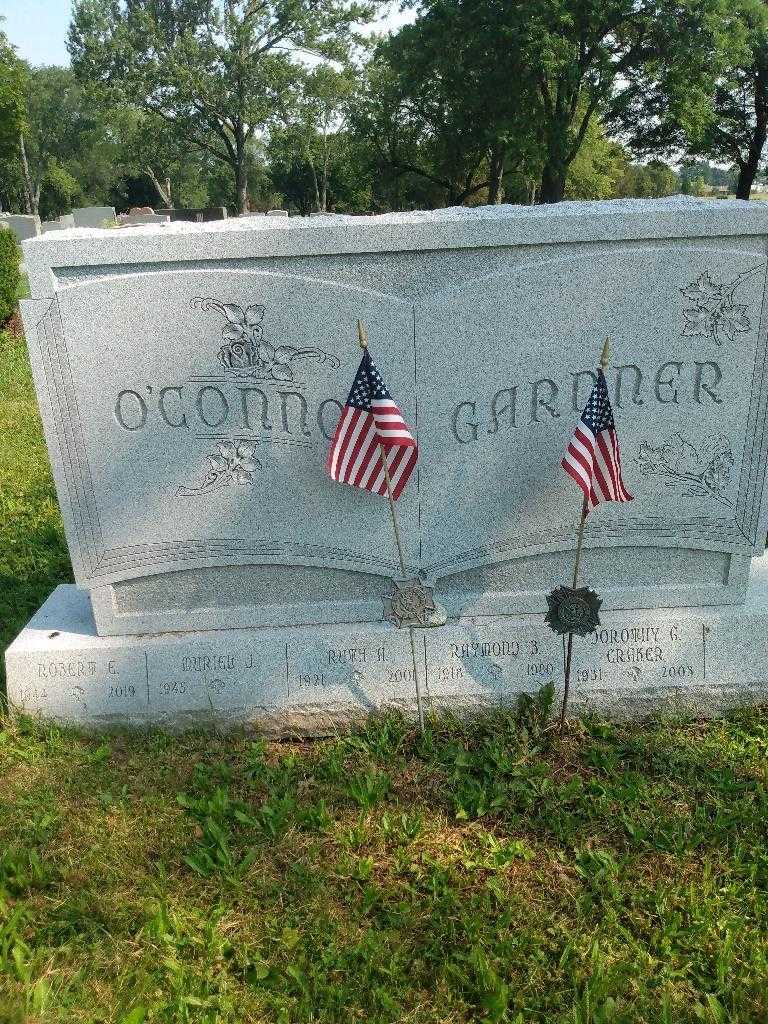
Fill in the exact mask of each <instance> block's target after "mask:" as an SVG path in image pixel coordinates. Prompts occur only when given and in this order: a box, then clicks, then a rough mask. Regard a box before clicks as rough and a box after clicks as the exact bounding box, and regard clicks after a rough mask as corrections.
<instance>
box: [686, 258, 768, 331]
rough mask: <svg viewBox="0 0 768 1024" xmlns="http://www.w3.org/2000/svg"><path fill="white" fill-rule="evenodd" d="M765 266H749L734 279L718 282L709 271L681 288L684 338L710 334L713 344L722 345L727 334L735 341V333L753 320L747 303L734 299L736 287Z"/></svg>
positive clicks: (746, 328)
mask: <svg viewBox="0 0 768 1024" xmlns="http://www.w3.org/2000/svg"><path fill="white" fill-rule="evenodd" d="M764 269H765V268H764V266H762V265H761V266H757V267H752V269H751V270H746V271H745V272H744V273H743V274H739V276H738V277H737V278H735V279H734V280H733V281H729V282H727V283H724V284H718V283H717V282H716V281H713V280H712V277H711V276H710V274H709V271H705V272H704V273H703V274H700V275H699V276H698V278H697V279H696V280H695V281H693V282H692V283H691V284H688V285H686V286H685V288H681V289H680V292H681V294H682V296H683V298H684V299H685V300H686V302H687V303H688V304H687V305H686V307H685V308H684V309H683V316H684V317H685V327H684V328H683V333H682V337H683V338H712V340H713V341H714V342H715V344H716V345H722V344H723V341H724V340H725V339H726V338H727V339H728V341H735V339H736V336H737V335H738V334H745V333H746V332H747V331H749V330H751V329H752V320H751V318H750V317H749V316H748V315H747V314H748V312H749V306H748V305H744V304H741V303H738V302H736V301H735V296H736V290H737V289H738V287H739V285H740V284H742V282H743V281H745V280H746V279H747V278H748V277H750V276H751V275H752V274H754V273H756V272H757V271H758V270H764Z"/></svg>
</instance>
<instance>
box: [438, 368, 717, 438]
mask: <svg viewBox="0 0 768 1024" xmlns="http://www.w3.org/2000/svg"><path fill="white" fill-rule="evenodd" d="M606 376H607V377H608V383H609V387H611V378H613V385H612V386H613V396H612V404H613V407H614V409H622V408H626V407H627V406H639V407H642V406H645V405H647V403H648V402H655V403H657V404H658V405H670V404H671V405H681V404H685V403H690V402H695V403H697V404H699V405H704V404H712V403H714V404H716V405H720V404H721V403H722V401H723V399H722V397H721V395H720V392H719V390H718V386H719V384H720V382H721V381H722V379H723V371H722V370H721V368H720V366H719V364H718V363H716V362H713V361H712V360H709V359H704V360H696V361H694V362H684V361H682V360H677V359H670V360H667V361H666V362H664V363H662V364H661V365H660V366H658V367H657V368H656V369H655V370H650V371H649V370H645V371H643V370H642V369H641V368H640V367H639V366H636V365H635V364H634V363H628V364H626V365H625V366H615V367H613V368H612V369H611V370H610V371H609V372H608V373H607V374H606ZM596 380H597V376H596V374H595V373H594V372H593V371H592V370H578V371H576V372H575V373H571V374H570V380H568V381H565V382H563V381H560V382H557V381H554V380H551V379H550V378H549V377H542V378H540V379H539V380H534V381H521V382H520V383H516V384H510V385H509V386H508V387H505V388H500V389H499V390H498V391H496V392H495V394H493V395H492V396H491V397H490V399H488V400H486V402H485V403H484V404H483V403H482V402H481V401H480V400H476V399H467V400H465V401H463V402H459V403H458V404H457V405H455V406H454V409H453V412H452V414H451V429H452V431H453V436H454V437H455V438H456V440H457V441H458V442H459V443H460V444H471V443H472V442H473V441H477V440H478V439H480V438H481V437H482V436H484V435H491V436H493V435H494V434H498V433H499V432H500V431H506V430H510V429H513V428H517V427H521V426H528V425H530V424H533V423H545V422H547V420H550V421H551V420H553V419H558V418H559V417H560V416H562V415H563V414H564V413H568V414H570V413H572V412H575V413H579V412H581V410H582V409H583V407H584V402H585V401H586V398H587V395H588V394H589V391H590V389H591V388H592V387H593V385H594V383H595V381H596Z"/></svg>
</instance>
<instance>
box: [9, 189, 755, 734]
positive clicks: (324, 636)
mask: <svg viewBox="0 0 768 1024" xmlns="http://www.w3.org/2000/svg"><path fill="white" fill-rule="evenodd" d="M283 212H285V211H283ZM767 242H768V208H766V207H765V205H764V204H759V203H746V202H738V201H735V200H734V201H732V202H730V201H729V202H728V203H712V202H710V201H707V200H690V199H674V200H655V201H648V200H635V201H615V202H597V203H560V204H557V205H555V206H552V207H547V208H542V207H535V208H530V207H508V206H507V207H505V206H501V207H483V208H478V209H473V210H470V209H464V208H462V209H458V210H440V211H429V212H411V213H402V214H392V215H389V216H385V217H372V218H368V217H354V218H353V217H345V216H343V215H337V216H334V217H333V218H329V219H328V220H327V221H324V222H323V223H322V224H320V223H319V222H316V221H312V220H311V219H308V218H298V217H296V218H291V220H290V222H289V223H288V224H283V225H278V224H276V223H275V222H274V221H272V222H270V220H269V218H266V219H262V218H250V219H248V218H232V219H231V220H227V221H224V222H222V223H221V224H213V225H206V227H205V228H199V229H198V228H196V227H195V226H194V225H191V226H190V227H189V228H188V229H187V230H179V231H167V230H164V229H163V228H162V226H158V227H157V228H156V229H153V228H152V227H148V228H147V229H146V230H145V231H142V232H135V233H131V232H122V233H121V232H109V231H99V232H90V233H88V235H87V236H86V237H80V238H78V237H74V236H71V235H70V236H64V237H63V238H56V237H55V236H54V237H51V238H46V239H38V240H37V241H35V242H30V243H26V248H25V252H26V259H27V264H28V269H29V277H30V288H31V294H32V298H31V299H29V300H26V301H24V302H23V303H22V313H23V318H24V323H25V331H26V336H27V339H28V343H29V348H30V355H31V358H32V361H33V366H34V371H35V379H36V383H37V388H38V396H39V401H40V407H41V413H42V416H43V422H44V425H45V430H46V438H47V442H48V446H49V450H50V453H51V459H52V463H53V469H54V476H55V480H56V486H57V492H58V497H59V502H60V505H61V510H62V515H63V518H64V524H65V529H66V533H67V540H68V544H69V548H70V553H71V556H72V564H73V568H74V573H75V579H76V581H77V584H78V585H79V587H80V588H81V589H76V588H75V587H71V586H64V587H60V588H59V589H58V590H57V591H56V592H55V594H54V595H53V596H52V597H51V599H50V600H49V601H48V602H47V603H46V605H45V606H44V607H43V608H42V609H41V611H40V612H39V613H38V615H37V616H36V617H35V618H34V619H33V620H32V622H31V623H30V625H29V627H28V628H27V629H25V630H24V631H23V632H22V634H21V635H20V637H19V638H18V639H17V640H16V641H15V642H14V644H13V645H12V646H11V648H10V650H9V651H8V654H7V658H6V660H7V666H8V674H7V679H8V683H7V688H8V696H9V699H10V701H11V702H12V703H13V704H15V705H17V706H19V707H21V708H23V709H24V710H26V711H28V712H31V713H39V714H41V715H44V716H47V717H52V718H56V719H60V720H62V721H71V722H80V723H83V724H89V725H99V724H119V723H128V724H131V723H146V722H162V723H168V724H173V725H179V724H185V723H193V722H195V723H198V722H202V721H212V722H215V723H216V724H229V723H234V722H239V723H242V722H245V723H251V724H255V725H258V726H259V727H262V728H269V729H272V730H274V731H280V730H282V731H284V732H293V733H296V732H307V733H310V732H328V731H332V730H333V729H334V728H336V727H337V726H339V725H341V724H345V723H349V722H352V721H357V720H358V719H359V718H360V717H362V716H364V715H365V714H367V713H368V712H369V711H370V710H372V709H376V708H381V707H385V706H393V705H394V706H397V707H401V708H405V709H407V710H412V709H413V706H414V687H413V675H412V667H411V658H412V651H411V645H410V641H409V635H408V633H407V631H404V630H398V629H397V628H396V627H394V626H392V625H390V624H389V623H388V622H384V621H382V619H383V610H384V604H385V601H387V600H390V603H391V595H392V587H393V579H398V580H399V579H400V578H401V571H400V568H399V563H398V556H397V551H396V548H395V543H394V540H393V536H392V528H391V522H390V513H389V509H388V505H387V501H386V500H385V499H377V498H375V497H373V496H372V495H370V494H368V493H365V492H362V491H359V490H356V489H354V488H351V487H347V486H343V485H339V484H335V483H333V482H331V481H330V480H329V479H328V476H327V474H326V472H325V468H324V465H325V459H326V454H327V450H328V444H329V440H330V438H331V437H332V436H333V433H334V430H335V427H336V423H337V420H338V417H339V413H340V410H341V409H342V406H343V403H344V402H345V400H346V398H347V395H348V393H349V388H350V384H351V382H352V379H353V377H354V374H355V370H356V368H357V364H358V362H359V359H360V350H359V348H358V347H357V343H356V331H355V325H356V322H357V319H358V318H360V319H362V320H363V321H364V322H365V324H366V326H367V329H368V334H369V337H370V344H371V351H372V354H373V356H374V358H375V360H376V362H377V364H378V366H379V368H380V370H381V372H382V376H383V379H384V380H385V381H386V382H387V385H388V387H389V388H390V390H391V392H392V394H393V395H394V397H395V398H396V400H397V402H398V405H399V406H400V408H401V409H402V411H403V414H404V416H405V418H406V420H407V421H408V423H409V424H411V426H412V429H413V431H414V432H415V433H417V435H418V440H419V445H420V459H419V464H418V472H417V473H416V474H414V476H413V477H412V479H411V482H410V483H409V485H408V487H407V488H406V489H405V491H404V492H403V495H402V497H401V499H400V501H399V502H398V509H399V517H400V523H401V530H402V538H403V545H404V554H405V560H406V563H407V570H408V576H409V577H416V576H419V577H421V578H422V579H423V580H424V581H425V583H427V584H429V585H430V586H431V587H432V588H433V590H434V596H435V599H436V600H437V601H438V602H439V603H440V604H441V605H443V606H444V607H445V608H446V609H447V612H448V615H449V624H448V625H447V626H444V627H443V628H442V629H439V630H437V629H434V630H429V629H420V628H417V629H416V632H415V639H416V644H417V647H416V649H417V655H418V664H419V667H420V671H421V672H422V673H423V679H424V681H425V684H426V687H427V691H428V694H429V696H430V698H431V700H432V702H433V703H434V704H440V705H447V706H449V707H452V708H457V709H458V708H460V707H465V706H477V705H483V706H488V705H490V706H496V705H498V704H500V703H511V702H513V701H514V700H516V698H517V697H518V696H519V695H520V694H521V693H530V692H533V691H535V690H537V689H538V688H539V687H540V686H541V685H543V684H544V683H547V682H548V681H549V680H554V681H555V682H558V681H561V680H562V647H561V643H560V639H559V638H558V637H556V636H555V635H554V634H553V633H552V632H551V631H550V630H549V629H548V627H547V626H546V624H545V622H544V611H545V609H546V595H547V593H548V592H549V591H550V590H551V589H552V588H553V587H554V586H555V585H557V584H559V583H567V582H568V580H569V578H570V576H571V573H572V571H573V558H574V545H575V536H576V529H575V527H576V522H577V520H578V517H579V511H580V508H581V494H580V492H579V491H578V489H577V488H576V487H575V485H574V484H573V482H572V481H571V480H570V478H569V477H568V476H567V475H566V474H565V473H564V472H563V471H562V469H561V468H560V460H561V458H562V455H563V453H564V451H565V446H566V444H567V443H568V441H569V440H570V438H571V437H572V435H573V429H574V425H575V423H576V422H577V420H578V418H579V415H580V413H581V410H582V408H583V405H584V403H585V402H586V399H587V397H588V395H589V393H590V390H591V388H592V386H593V382H594V379H595V364H596V362H597V360H598V357H599V353H600V350H601V347H602V339H603V338H604V337H605V336H606V335H607V334H609V335H611V336H612V338H613V341H614V353H615V355H614V360H613V362H612V364H611V365H610V367H609V368H608V370H607V374H606V376H607V382H608V387H609V390H610V394H611V400H612V402H613V408H614V412H615V415H616V419H617V424H618V432H619V437H620V441H621V454H622V460H623V464H624V478H625V481H626V484H627V486H628V487H629V489H630V491H631V492H632V493H633V494H634V495H635V500H634V501H632V502H628V503H626V504H622V505H614V504H607V503H606V504H602V505H600V506H599V507H598V508H597V509H596V510H595V511H594V512H592V513H591V514H590V516H589V518H588V521H587V527H586V532H585V537H584V552H583V558H582V580H583V581H584V583H586V584H589V585H590V586H592V587H594V588H595V589H596V590H597V591H598V592H599V594H600V596H601V597H602V598H603V608H602V611H601V613H600V617H601V624H600V627H599V628H598V630H597V632H596V633H594V634H591V635H590V636H589V637H587V638H585V639H583V640H582V639H579V640H578V641H577V642H575V643H574V654H573V656H574V672H573V682H574V685H575V688H576V701H575V706H582V707H583V706H588V707H592V708H596V709H599V710H601V711H604V712H608V713H609V714H613V715H617V716H628V715H633V714H645V713H648V712H649V711H651V710H653V709H658V708H671V709H673V710H675V711H676V712H679V711H681V710H693V711H694V712H697V713H713V712H715V711H717V710H720V709H722V708H724V707H728V706H731V705H734V704H738V703H743V702H745V701H753V700H757V699H762V700H763V701H765V700H766V699H768V644H766V642H765V638H766V635H767V634H768V560H767V559H766V558H764V557H760V558H753V556H755V555H758V554H759V555H762V553H763V550H764V541H765V536H766V531H767V529H768V494H765V496H764V492H765V487H764V484H765V478H766V466H767V464H768V431H766V430H765V422H766V410H767V409H768V321H767V320H766V316H768V314H766V313H764V310H763V291H764V289H765V286H766V279H767V278H768V274H767V267H768V262H767V260H766V243H767Z"/></svg>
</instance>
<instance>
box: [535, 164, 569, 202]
mask: <svg viewBox="0 0 768 1024" xmlns="http://www.w3.org/2000/svg"><path fill="white" fill-rule="evenodd" d="M567 173H568V168H567V167H566V166H565V165H564V164H563V163H562V162H561V161H560V160H548V161H547V163H546V164H544V169H543V170H542V172H541V188H540V189H539V202H540V203H559V202H560V201H561V200H562V198H563V196H564V195H565V178H566V174H567Z"/></svg>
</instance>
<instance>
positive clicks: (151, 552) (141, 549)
mask: <svg viewBox="0 0 768 1024" xmlns="http://www.w3.org/2000/svg"><path fill="white" fill-rule="evenodd" d="M41 326H42V328H43V332H44V334H45V339H46V344H45V346H44V345H43V341H42V338H41V336H40V327H41ZM38 338H39V340H40V346H41V352H42V353H43V358H44V361H45V364H46V387H47V389H48V397H49V402H50V406H51V409H52V413H53V420H54V423H53V426H54V431H55V434H56V440H57V442H58V444H57V448H58V451H59V453H60V459H61V463H62V466H63V469H64V477H65V486H66V490H67V495H68V499H69V500H68V504H69V508H70V509H71V512H72V515H73V517H74V520H75V528H76V531H77V539H78V549H79V552H80V556H81V561H82V563H83V569H84V572H85V576H86V578H87V580H88V581H90V580H99V579H101V578H102V577H105V576H113V575H115V574H117V573H123V572H125V571H126V570H127V569H128V570H129V569H140V568H143V567H144V566H157V562H158V558H160V559H163V560H167V561H168V562H169V563H170V565H169V566H168V568H166V569H159V570H158V571H159V572H162V571H173V564H178V563H183V562H192V561H195V560H197V559H205V558H209V557H212V558H227V559H229V558H232V559H233V560H236V561H237V562H238V563H242V561H243V556H246V557H254V556H255V557H262V558H269V557H272V558H285V559H289V558H291V557H293V558H296V557H299V558H301V557H303V558H307V559H310V561H309V562H308V565H310V566H311V565H317V564H318V560H319V559H323V558H324V559H329V558H330V559H333V560H334V561H336V562H337V563H338V562H353V563H354V564H355V565H363V566H367V567H368V568H370V569H371V570H374V574H375V575H390V574H391V573H392V571H399V567H398V564H397V563H396V562H394V561H387V560H386V559H381V558H376V557H373V556H371V555H370V553H368V552H365V551H359V552H358V551H351V550H348V549H346V548H331V547H327V546H324V545H320V544H315V545H312V544H275V542H274V541H263V542H261V543H256V544H252V545H248V544H247V542H246V543H244V542H243V541H242V540H241V539H237V538H232V539H229V538H214V539H211V540H197V539H194V538H190V539H184V540H178V541H160V542H154V543H150V544H136V545H126V546H121V547H116V548H106V547H105V546H104V538H103V533H102V529H101V523H100V521H99V513H98V506H97V504H96V493H95V488H94V486H93V479H92V475H91V468H90V464H89V462H88V457H87V453H86V446H85V436H84V431H83V424H82V419H81V416H80V409H79V407H78V403H77V398H76V392H75V388H74V383H73V379H72V371H71V365H70V360H69V351H68V349H67V344H66V337H65V334H64V325H63V321H62V317H61V309H60V306H59V298H58V296H55V297H54V298H53V299H52V300H51V304H50V306H49V307H48V309H47V310H46V312H45V313H44V314H43V317H42V318H41V320H40V321H39V324H38ZM54 353H55V358H54ZM414 353H415V335H414ZM414 376H415V371H414ZM51 382H53V394H51V386H50V385H51ZM417 415H418V414H417ZM419 510H420V506H419ZM267 564H270V563H267Z"/></svg>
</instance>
